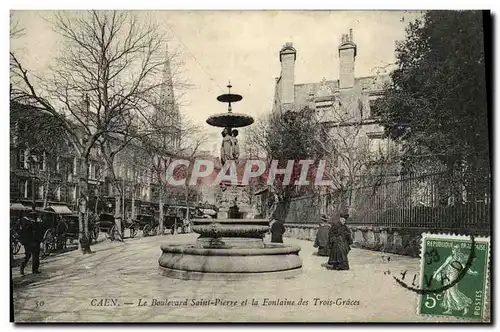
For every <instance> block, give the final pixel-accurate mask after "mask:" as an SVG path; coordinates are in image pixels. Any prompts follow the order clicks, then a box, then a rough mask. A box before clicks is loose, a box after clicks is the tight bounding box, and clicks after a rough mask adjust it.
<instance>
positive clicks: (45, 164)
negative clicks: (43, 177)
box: [40, 152, 47, 171]
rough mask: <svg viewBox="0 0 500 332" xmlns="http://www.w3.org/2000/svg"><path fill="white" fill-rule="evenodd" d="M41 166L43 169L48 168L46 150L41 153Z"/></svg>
mask: <svg viewBox="0 0 500 332" xmlns="http://www.w3.org/2000/svg"><path fill="white" fill-rule="evenodd" d="M40 167H41V170H42V171H45V170H46V169H47V158H46V155H45V152H44V153H42V154H41V155H40Z"/></svg>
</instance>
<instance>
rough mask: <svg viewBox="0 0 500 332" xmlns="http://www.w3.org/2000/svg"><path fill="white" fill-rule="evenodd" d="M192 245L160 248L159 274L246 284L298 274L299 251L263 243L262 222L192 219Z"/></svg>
mask: <svg viewBox="0 0 500 332" xmlns="http://www.w3.org/2000/svg"><path fill="white" fill-rule="evenodd" d="M193 225H194V226H193V231H194V232H196V233H198V234H200V236H199V237H198V239H197V241H196V243H195V244H193V245H162V246H161V250H162V255H161V257H160V259H159V265H160V272H161V273H162V274H163V275H165V276H167V277H171V278H177V279H195V280H248V279H261V278H290V277H293V276H296V275H298V274H300V273H301V272H302V260H301V259H300V257H299V251H300V248H299V247H296V246H289V245H284V244H274V243H264V241H263V236H264V234H265V233H266V232H267V231H268V229H269V226H268V221H267V220H264V219H225V220H222V219H221V220H217V219H195V220H193Z"/></svg>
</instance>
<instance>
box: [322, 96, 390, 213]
mask: <svg viewBox="0 0 500 332" xmlns="http://www.w3.org/2000/svg"><path fill="white" fill-rule="evenodd" d="M332 96H333V94H332ZM332 105H333V111H329V112H327V113H323V112H319V113H318V117H317V120H318V128H319V129H320V132H319V134H318V135H317V136H316V142H317V144H318V146H319V147H320V148H321V149H322V150H323V152H324V153H323V154H322V155H323V158H324V159H325V160H326V162H327V165H328V167H327V168H326V175H325V177H326V178H327V179H328V180H330V181H331V183H332V185H331V187H329V188H328V189H327V191H328V193H330V194H334V195H330V199H332V198H333V200H334V201H333V202H331V203H332V205H334V206H336V207H337V208H342V206H343V207H344V208H349V207H350V206H351V205H352V199H353V194H354V192H355V189H356V188H359V187H362V186H374V187H376V186H377V185H378V184H379V183H380V181H382V179H384V178H385V176H386V175H387V174H388V173H390V170H391V169H392V167H391V165H390V163H391V159H390V158H391V157H394V156H391V154H390V153H391V152H392V150H390V148H389V144H390V141H389V140H388V139H387V138H386V137H385V136H384V135H383V128H379V126H378V124H377V123H376V122H374V121H373V118H371V116H370V114H369V109H368V105H367V100H366V98H363V95H362V92H361V90H360V88H354V89H353V90H352V91H350V92H349V94H344V95H340V96H338V97H337V98H334V97H332ZM377 130H380V131H382V133H380V134H378V137H376V138H374V140H373V141H372V144H370V140H369V137H368V135H367V134H368V133H371V132H372V131H377ZM374 142H376V143H377V144H374Z"/></svg>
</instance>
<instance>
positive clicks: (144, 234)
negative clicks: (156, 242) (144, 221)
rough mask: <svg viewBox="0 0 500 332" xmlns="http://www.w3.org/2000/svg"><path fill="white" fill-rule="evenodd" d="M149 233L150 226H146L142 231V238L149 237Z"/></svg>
mask: <svg viewBox="0 0 500 332" xmlns="http://www.w3.org/2000/svg"><path fill="white" fill-rule="evenodd" d="M150 232H151V226H150V225H146V226H144V228H143V229H142V236H149V235H151V234H150Z"/></svg>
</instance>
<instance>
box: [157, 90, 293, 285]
mask: <svg viewBox="0 0 500 332" xmlns="http://www.w3.org/2000/svg"><path fill="white" fill-rule="evenodd" d="M227 87H228V88H229V93H227V94H223V95H220V96H218V97H217V100H218V101H220V102H223V103H228V112H227V113H222V114H216V115H213V116H210V117H209V118H208V119H207V123H208V124H209V125H211V126H215V127H222V128H224V130H223V132H222V133H221V134H222V136H223V137H224V139H223V142H222V148H221V151H222V152H221V158H220V159H221V162H222V163H223V165H225V163H226V162H235V160H237V158H238V155H237V154H234V153H233V152H234V151H239V148H237V147H238V145H237V139H236V137H237V136H238V133H237V132H235V131H234V130H233V131H232V130H231V128H240V127H245V126H249V125H251V124H252V123H253V122H254V120H253V118H252V117H251V116H248V115H245V114H239V113H232V108H231V103H235V102H238V101H240V100H242V98H243V97H242V96H241V95H238V94H232V93H231V87H232V85H231V84H230V83H229V85H228V86H227ZM222 187H223V189H224V190H223V193H222V195H221V202H220V204H219V207H220V211H219V213H218V218H219V219H194V220H192V222H193V228H192V229H193V231H194V232H196V233H198V234H200V236H199V237H198V239H197V241H196V243H195V244H192V245H162V246H161V250H162V254H161V256H160V259H159V260H158V263H159V265H160V267H159V268H160V272H161V273H162V274H163V275H165V276H167V277H171V278H178V279H196V280H245V279H252V278H257V279H262V278H278V277H285V278H287V277H293V276H295V275H297V274H299V273H301V272H302V260H301V259H300V257H299V251H300V248H299V247H296V246H289V245H285V244H274V243H271V244H268V243H264V241H263V239H264V234H265V233H266V232H268V231H269V224H268V220H265V219H250V218H247V213H248V212H249V211H250V209H249V206H248V204H247V202H245V195H243V194H242V192H241V186H239V185H236V184H235V185H229V186H226V185H225V184H222Z"/></svg>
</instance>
